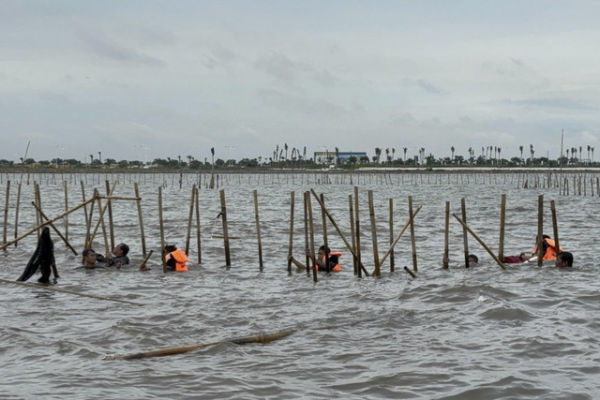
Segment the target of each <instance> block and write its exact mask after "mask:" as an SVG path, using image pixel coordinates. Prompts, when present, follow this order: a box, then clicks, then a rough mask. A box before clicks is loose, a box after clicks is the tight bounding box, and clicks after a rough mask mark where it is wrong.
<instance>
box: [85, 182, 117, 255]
mask: <svg viewBox="0 0 600 400" xmlns="http://www.w3.org/2000/svg"><path fill="white" fill-rule="evenodd" d="M94 197H95V198H96V201H97V202H98V210H102V200H101V199H100V197H99V196H98V190H97V189H94ZM105 208H106V205H105ZM99 222H100V224H101V226H102V238H103V239H104V248H105V251H106V253H109V252H110V251H111V250H112V249H113V248H114V247H111V248H109V247H108V246H109V243H108V235H107V234H106V224H105V223H104V215H102V214H101V215H100V220H99ZM90 247H92V241H91V240H90Z"/></svg>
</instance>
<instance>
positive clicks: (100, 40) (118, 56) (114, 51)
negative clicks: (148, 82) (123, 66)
mask: <svg viewBox="0 0 600 400" xmlns="http://www.w3.org/2000/svg"><path fill="white" fill-rule="evenodd" d="M79 38H80V39H81V40H82V41H83V42H84V43H85V44H86V45H87V46H88V48H89V49H90V50H91V51H93V52H94V53H95V54H97V55H99V56H101V57H104V58H109V59H111V60H114V61H119V62H123V63H132V64H141V65H147V66H150V67H164V66H165V65H166V64H165V62H164V61H162V60H160V59H158V58H155V57H152V56H149V55H146V54H144V53H141V52H138V51H136V50H133V49H129V48H127V47H125V46H123V45H120V44H118V43H116V42H114V41H112V40H110V39H108V38H106V37H103V36H99V35H95V34H91V33H90V32H84V31H80V32H79Z"/></svg>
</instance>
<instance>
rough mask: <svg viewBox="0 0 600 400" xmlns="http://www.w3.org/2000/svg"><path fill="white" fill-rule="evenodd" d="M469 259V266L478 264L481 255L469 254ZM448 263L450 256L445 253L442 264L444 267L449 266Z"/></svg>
mask: <svg viewBox="0 0 600 400" xmlns="http://www.w3.org/2000/svg"><path fill="white" fill-rule="evenodd" d="M467 259H468V260H469V266H472V265H473V264H475V265H477V264H478V263H479V257H477V256H476V255H475V254H469V256H468V257H467ZM448 263H449V260H448V257H446V256H445V255H444V257H442V265H444V268H448Z"/></svg>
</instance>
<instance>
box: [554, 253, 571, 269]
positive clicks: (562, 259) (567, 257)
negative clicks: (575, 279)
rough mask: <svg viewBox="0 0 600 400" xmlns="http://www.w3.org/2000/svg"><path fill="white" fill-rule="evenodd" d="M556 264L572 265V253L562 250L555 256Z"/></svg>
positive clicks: (561, 265)
mask: <svg viewBox="0 0 600 400" xmlns="http://www.w3.org/2000/svg"><path fill="white" fill-rule="evenodd" d="M556 266H557V267H560V268H563V267H572V266H573V254H571V253H569V252H568V251H563V252H561V253H559V254H558V255H557V256H556Z"/></svg>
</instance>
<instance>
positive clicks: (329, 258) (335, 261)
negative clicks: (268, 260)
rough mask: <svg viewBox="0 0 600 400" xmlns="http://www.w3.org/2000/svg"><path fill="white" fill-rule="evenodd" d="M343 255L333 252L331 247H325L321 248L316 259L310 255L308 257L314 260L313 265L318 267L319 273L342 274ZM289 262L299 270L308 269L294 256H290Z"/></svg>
mask: <svg viewBox="0 0 600 400" xmlns="http://www.w3.org/2000/svg"><path fill="white" fill-rule="evenodd" d="M341 255H342V253H341V252H339V251H331V250H330V249H329V247H327V246H325V245H323V246H321V247H319V253H318V254H317V258H316V259H315V258H313V257H312V256H311V255H310V254H308V257H310V258H311V259H312V260H313V264H314V265H316V267H317V271H324V272H340V271H341V270H342V267H341V266H340V265H339V262H340V256H341ZM289 261H291V262H292V263H294V264H295V265H296V266H297V267H298V268H302V269H306V266H305V265H304V264H302V263H301V262H300V261H298V260H296V259H295V258H294V257H293V256H290V258H289Z"/></svg>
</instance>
